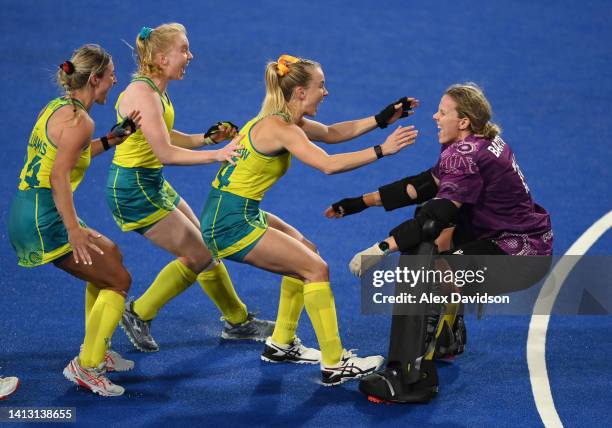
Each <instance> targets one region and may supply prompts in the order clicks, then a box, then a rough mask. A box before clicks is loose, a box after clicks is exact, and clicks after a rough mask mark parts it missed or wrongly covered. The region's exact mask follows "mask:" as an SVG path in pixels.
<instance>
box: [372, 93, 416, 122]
mask: <svg viewBox="0 0 612 428" xmlns="http://www.w3.org/2000/svg"><path fill="white" fill-rule="evenodd" d="M399 103H402V115H401V116H400V117H406V116H408V112H409V111H410V110H411V109H412V106H411V105H410V101H409V100H408V97H402V98H400V99H399V100H397V101H396V102H394V103H391V104H389V105H388V106H387V107H385V108H384V109H382V110H381V111H380V113H378V114H377V115H376V116H374V119H376V124H377V125H378V127H379V128H383V129H384V128H386V127H387V125H389V123H388V122H389V119H391V117H393V115H394V114H395V105H396V104H399Z"/></svg>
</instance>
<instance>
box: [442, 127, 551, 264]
mask: <svg viewBox="0 0 612 428" xmlns="http://www.w3.org/2000/svg"><path fill="white" fill-rule="evenodd" d="M431 172H432V174H433V175H434V176H435V177H437V178H438V179H439V180H440V186H439V189H438V193H437V195H436V198H444V199H450V200H453V201H457V202H461V203H462V204H463V205H462V207H461V210H460V224H461V225H462V226H464V227H467V228H468V230H469V232H471V235H472V236H473V237H474V239H490V240H492V241H493V242H495V243H496V244H497V245H498V246H499V247H500V248H501V249H502V250H503V251H505V252H506V253H508V254H512V255H552V229H551V224H550V217H549V215H548V213H547V212H546V210H545V209H544V208H542V207H541V206H539V205H538V204H536V203H535V202H534V201H533V199H532V198H531V193H530V192H529V187H528V186H527V182H526V181H525V177H524V176H523V173H522V172H521V170H520V168H519V166H518V164H517V163H516V159H515V157H514V153H513V152H512V150H511V149H510V146H508V145H507V144H506V143H505V142H504V140H502V139H501V137H499V136H497V137H495V138H494V139H493V140H490V139H487V138H483V137H477V136H474V135H470V136H469V137H468V138H466V139H465V140H463V141H458V142H455V143H452V144H448V145H445V146H443V147H442V151H441V153H440V158H439V159H438V163H437V164H436V165H435V166H434V168H433V169H432V170H431Z"/></svg>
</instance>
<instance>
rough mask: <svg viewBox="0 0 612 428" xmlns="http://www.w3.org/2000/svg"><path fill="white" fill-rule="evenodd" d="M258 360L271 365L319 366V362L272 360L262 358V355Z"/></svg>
mask: <svg viewBox="0 0 612 428" xmlns="http://www.w3.org/2000/svg"><path fill="white" fill-rule="evenodd" d="M259 358H261V361H265V362H266V363H272V364H281V363H292V364H310V365H313V364H320V363H321V362H320V361H309V360H308V361H307V360H273V359H271V358H268V357H264V356H263V355H260V356H259Z"/></svg>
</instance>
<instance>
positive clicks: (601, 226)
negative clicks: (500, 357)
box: [527, 211, 612, 428]
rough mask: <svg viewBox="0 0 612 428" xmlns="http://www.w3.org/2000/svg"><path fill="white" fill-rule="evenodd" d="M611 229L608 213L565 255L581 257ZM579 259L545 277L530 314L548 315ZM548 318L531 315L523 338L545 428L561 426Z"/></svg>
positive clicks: (562, 264) (611, 214)
mask: <svg viewBox="0 0 612 428" xmlns="http://www.w3.org/2000/svg"><path fill="white" fill-rule="evenodd" d="M610 228H612V211H610V212H608V213H607V214H606V215H604V216H603V217H602V218H600V219H599V220H597V221H596V222H595V223H594V224H593V225H592V226H591V227H589V228H588V229H587V230H586V231H585V232H584V233H583V234H582V236H580V238H578V239H577V240H576V242H574V243H573V244H572V246H571V247H570V248H569V249H568V250H567V252H566V253H565V255H567V256H571V255H576V256H582V255H584V254H585V253H586V252H587V251H588V250H589V248H591V246H592V245H593V244H594V243H595V242H596V241H597V240H598V239H599V238H600V237H601V236H602V235H603V234H604V233H606V232H607V231H608V229H610ZM578 260H579V257H569V258H565V257H564V258H561V259H560V260H559V262H558V263H557V264H556V265H555V267H554V268H553V270H552V271H551V273H550V274H549V275H548V277H547V278H546V281H545V282H544V285H543V286H542V289H541V290H540V294H539V295H538V299H537V301H536V303H535V305H534V308H533V313H534V314H549V313H550V312H551V311H552V308H553V305H554V304H555V300H556V298H557V295H558V294H559V290H560V289H561V286H562V285H563V282H564V281H565V279H566V278H567V276H568V275H569V273H570V272H571V271H572V269H573V268H574V266H575V265H576V263H577V262H578ZM549 320H550V315H532V316H531V322H530V323H529V335H528V336H527V365H528V367H529V380H530V382H531V391H532V392H533V399H534V401H535V404H536V407H537V409H538V413H539V414H540V418H541V419H542V422H543V423H544V426H545V427H547V428H548V427H563V424H562V423H561V419H560V418H559V414H558V413H557V409H555V402H554V401H553V396H552V392H551V390H550V382H549V380H548V371H547V369H546V332H547V330H548V322H549Z"/></svg>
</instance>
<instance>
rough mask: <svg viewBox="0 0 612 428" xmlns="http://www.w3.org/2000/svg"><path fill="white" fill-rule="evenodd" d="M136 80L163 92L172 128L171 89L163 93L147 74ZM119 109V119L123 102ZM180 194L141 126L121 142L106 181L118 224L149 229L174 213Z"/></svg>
mask: <svg viewBox="0 0 612 428" xmlns="http://www.w3.org/2000/svg"><path fill="white" fill-rule="evenodd" d="M132 82H144V83H146V84H147V85H149V86H150V87H151V88H153V90H154V91H155V92H156V93H157V94H158V95H159V98H160V101H161V103H162V107H163V119H164V123H165V124H166V129H168V132H171V131H172V128H173V126H174V107H172V103H171V102H170V98H168V94H167V93H162V92H161V91H160V90H159V89H158V88H157V86H156V85H155V83H153V81H151V79H149V78H147V77H142V76H141V77H135V78H134V79H133V80H132ZM123 95H124V92H122V93H121V94H120V95H119V98H118V99H117V103H116V104H115V109H116V111H117V121H121V120H123V117H122V116H121V113H120V112H119V103H120V102H121V99H122V98H123ZM179 201H180V196H179V195H178V194H177V193H176V191H175V190H174V189H173V188H172V186H171V185H170V183H168V182H167V181H166V179H165V178H164V176H163V165H162V163H161V162H160V161H159V159H158V158H157V156H155V153H153V150H151V146H150V145H149V143H148V142H147V140H146V139H145V137H144V135H143V133H142V131H141V130H140V129H139V130H138V131H136V132H135V133H134V134H132V135H130V136H129V137H128V138H127V140H125V141H124V142H123V143H122V144H120V145H119V146H117V148H116V149H115V155H114V157H113V162H112V164H111V167H110V170H109V173H108V179H107V181H106V202H107V204H108V207H109V208H110V210H111V211H112V213H113V217H114V218H115V221H116V222H117V225H118V226H119V227H120V228H121V230H123V231H124V232H127V231H130V230H135V231H137V232H140V233H144V232H146V231H147V230H148V229H149V228H151V226H153V225H154V224H155V223H157V222H158V221H159V220H161V219H162V218H164V217H165V216H166V215H168V213H170V212H171V211H172V210H174V208H175V207H176V205H177V204H178V202H179Z"/></svg>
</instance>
